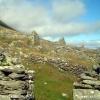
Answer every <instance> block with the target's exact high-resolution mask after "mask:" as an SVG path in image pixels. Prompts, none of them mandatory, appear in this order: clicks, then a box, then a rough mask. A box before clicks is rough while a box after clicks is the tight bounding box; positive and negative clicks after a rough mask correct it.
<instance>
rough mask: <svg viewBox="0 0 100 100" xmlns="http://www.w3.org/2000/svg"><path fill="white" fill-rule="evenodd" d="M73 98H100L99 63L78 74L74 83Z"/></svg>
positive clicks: (83, 99) (75, 99) (86, 99)
mask: <svg viewBox="0 0 100 100" xmlns="http://www.w3.org/2000/svg"><path fill="white" fill-rule="evenodd" d="M73 100H100V65H98V66H93V69H92V70H91V71H86V72H84V73H83V74H81V75H80V79H79V81H78V82H75V83H74V89H73Z"/></svg>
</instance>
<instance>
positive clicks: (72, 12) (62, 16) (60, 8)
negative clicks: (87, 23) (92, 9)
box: [53, 0, 86, 22]
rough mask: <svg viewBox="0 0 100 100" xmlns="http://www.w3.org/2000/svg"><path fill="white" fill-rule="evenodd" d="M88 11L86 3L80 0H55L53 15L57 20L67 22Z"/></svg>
mask: <svg viewBox="0 0 100 100" xmlns="http://www.w3.org/2000/svg"><path fill="white" fill-rule="evenodd" d="M85 12H86V9H85V5H84V4H83V3H82V2H80V1H79V0H54V2H53V15H54V18H55V19H56V20H57V21H60V22H65V21H70V20H71V19H73V18H76V17H79V16H80V15H83V14H84V13H85Z"/></svg>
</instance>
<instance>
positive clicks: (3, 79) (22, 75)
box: [0, 53, 35, 100]
mask: <svg viewBox="0 0 100 100" xmlns="http://www.w3.org/2000/svg"><path fill="white" fill-rule="evenodd" d="M12 62H13V61H12ZM3 63H5V64H3ZM0 100H35V98H34V71H32V70H25V67H24V66H23V65H21V64H18V63H17V62H16V63H15V60H14V64H11V65H10V64H8V63H7V59H6V56H5V55H4V54H1V53H0Z"/></svg>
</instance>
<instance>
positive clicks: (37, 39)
mask: <svg viewBox="0 0 100 100" xmlns="http://www.w3.org/2000/svg"><path fill="white" fill-rule="evenodd" d="M29 37H30V39H31V40H32V43H33V45H34V46H38V45H40V37H39V35H38V34H37V33H36V32H35V31H33V32H32V33H31V34H30V36H29Z"/></svg>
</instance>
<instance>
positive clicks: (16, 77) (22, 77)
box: [9, 73, 28, 80]
mask: <svg viewBox="0 0 100 100" xmlns="http://www.w3.org/2000/svg"><path fill="white" fill-rule="evenodd" d="M9 77H10V78H11V79H13V80H26V79H28V76H27V75H25V74H16V73H12V74H10V75H9Z"/></svg>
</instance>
